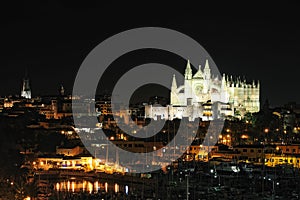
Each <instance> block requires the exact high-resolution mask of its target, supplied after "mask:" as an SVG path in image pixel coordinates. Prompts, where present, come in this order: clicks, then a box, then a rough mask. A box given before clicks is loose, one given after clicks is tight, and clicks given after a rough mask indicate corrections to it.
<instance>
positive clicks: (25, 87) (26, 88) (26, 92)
mask: <svg viewBox="0 0 300 200" xmlns="http://www.w3.org/2000/svg"><path fill="white" fill-rule="evenodd" d="M21 97H24V98H26V99H31V89H30V83H29V78H28V76H27V75H26V76H25V77H24V79H23V83H22V91H21Z"/></svg>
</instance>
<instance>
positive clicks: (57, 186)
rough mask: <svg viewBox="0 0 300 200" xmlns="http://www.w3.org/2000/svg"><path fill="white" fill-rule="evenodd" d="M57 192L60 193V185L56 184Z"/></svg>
mask: <svg viewBox="0 0 300 200" xmlns="http://www.w3.org/2000/svg"><path fill="white" fill-rule="evenodd" d="M56 190H57V191H59V183H56Z"/></svg>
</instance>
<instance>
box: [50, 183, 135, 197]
mask: <svg viewBox="0 0 300 200" xmlns="http://www.w3.org/2000/svg"><path fill="white" fill-rule="evenodd" d="M55 190H56V191H58V192H72V193H79V192H88V193H90V194H92V193H99V192H101V191H105V192H106V193H108V192H115V193H118V192H125V193H126V194H127V193H128V190H129V187H128V185H126V186H120V185H119V184H118V183H114V184H113V183H108V182H104V181H95V182H91V181H87V180H81V181H78V180H65V181H61V182H57V183H56V184H55Z"/></svg>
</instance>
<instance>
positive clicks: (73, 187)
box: [72, 181, 75, 192]
mask: <svg viewBox="0 0 300 200" xmlns="http://www.w3.org/2000/svg"><path fill="white" fill-rule="evenodd" d="M72 192H75V182H74V181H72Z"/></svg>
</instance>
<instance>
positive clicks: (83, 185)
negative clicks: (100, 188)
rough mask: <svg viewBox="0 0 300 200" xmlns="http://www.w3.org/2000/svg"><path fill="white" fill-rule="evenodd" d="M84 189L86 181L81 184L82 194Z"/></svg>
mask: <svg viewBox="0 0 300 200" xmlns="http://www.w3.org/2000/svg"><path fill="white" fill-rule="evenodd" d="M85 187H86V181H83V183H82V191H83V192H84V191H85Z"/></svg>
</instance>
